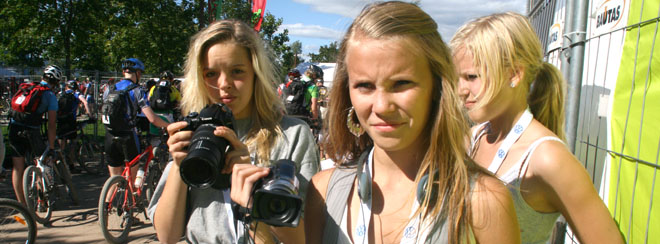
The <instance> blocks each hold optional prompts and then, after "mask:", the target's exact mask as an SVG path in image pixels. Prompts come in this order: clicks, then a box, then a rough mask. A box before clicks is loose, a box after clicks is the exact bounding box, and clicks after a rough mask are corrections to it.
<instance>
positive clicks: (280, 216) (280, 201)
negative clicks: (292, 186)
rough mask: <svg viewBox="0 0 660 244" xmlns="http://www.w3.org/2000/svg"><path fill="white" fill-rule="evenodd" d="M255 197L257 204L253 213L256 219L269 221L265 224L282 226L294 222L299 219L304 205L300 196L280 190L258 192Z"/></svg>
mask: <svg viewBox="0 0 660 244" xmlns="http://www.w3.org/2000/svg"><path fill="white" fill-rule="evenodd" d="M254 197H255V203H256V204H257V205H256V206H254V208H255V209H254V210H256V211H254V212H253V213H256V215H257V216H255V217H256V218H258V219H262V220H268V221H264V222H266V223H269V224H273V223H276V225H282V224H286V223H291V222H293V220H294V219H295V218H297V217H298V213H299V212H300V209H301V205H302V200H301V199H300V198H298V196H296V195H291V193H288V192H282V191H278V190H275V191H263V190H258V191H257V192H256V193H255V196H254Z"/></svg>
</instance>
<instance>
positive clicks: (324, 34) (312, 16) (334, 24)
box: [266, 0, 527, 54]
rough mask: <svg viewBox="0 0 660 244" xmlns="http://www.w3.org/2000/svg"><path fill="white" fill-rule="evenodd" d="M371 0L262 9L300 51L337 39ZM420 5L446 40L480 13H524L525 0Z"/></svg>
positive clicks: (289, 2) (286, 3)
mask: <svg viewBox="0 0 660 244" xmlns="http://www.w3.org/2000/svg"><path fill="white" fill-rule="evenodd" d="M370 2H374V0H268V2H267V3H266V12H270V13H271V14H273V15H274V16H275V17H277V18H281V19H282V25H281V26H280V31H282V30H283V29H284V28H286V29H288V30H289V39H290V40H291V42H293V41H300V42H301V43H302V46H303V54H308V53H316V52H318V49H319V47H320V46H322V45H328V44H330V43H331V42H333V41H338V40H339V39H340V38H341V36H342V35H343V33H344V31H346V29H347V28H348V26H349V25H350V24H351V22H352V21H353V19H354V18H355V16H357V15H358V14H359V13H360V10H362V8H363V7H364V6H365V5H367V4H368V3H370ZM419 2H420V6H421V8H422V9H423V10H424V11H426V12H427V13H428V14H429V15H431V17H433V19H435V21H436V22H437V23H438V31H439V32H440V34H441V35H442V37H443V39H444V40H445V41H448V40H449V39H450V38H451V36H452V35H453V34H454V32H455V31H456V29H458V27H459V26H460V25H461V24H463V23H464V22H466V21H468V20H470V19H472V18H475V17H479V16H483V15H487V14H491V13H496V12H503V11H514V12H518V13H523V14H524V13H525V11H526V6H527V0H421V1H419Z"/></svg>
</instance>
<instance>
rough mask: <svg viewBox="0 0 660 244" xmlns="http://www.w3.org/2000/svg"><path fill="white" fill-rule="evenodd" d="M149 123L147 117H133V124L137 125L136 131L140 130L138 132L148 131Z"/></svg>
mask: <svg viewBox="0 0 660 244" xmlns="http://www.w3.org/2000/svg"><path fill="white" fill-rule="evenodd" d="M150 124H151V123H149V119H147V117H142V116H137V117H135V126H136V127H137V129H138V132H140V134H142V133H144V132H148V131H149V125H150Z"/></svg>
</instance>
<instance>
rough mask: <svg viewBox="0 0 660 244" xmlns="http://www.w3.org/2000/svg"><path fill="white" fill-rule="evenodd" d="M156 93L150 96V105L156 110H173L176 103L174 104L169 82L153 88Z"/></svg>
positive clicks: (164, 81)
mask: <svg viewBox="0 0 660 244" xmlns="http://www.w3.org/2000/svg"><path fill="white" fill-rule="evenodd" d="M153 89H154V92H153V93H152V94H151V96H149V105H150V106H151V108H152V109H154V110H172V109H173V107H174V103H173V102H172V100H171V99H170V98H171V93H172V89H171V88H170V84H169V82H167V81H166V80H163V81H160V82H158V85H156V87H154V88H153Z"/></svg>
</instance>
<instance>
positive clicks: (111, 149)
mask: <svg viewBox="0 0 660 244" xmlns="http://www.w3.org/2000/svg"><path fill="white" fill-rule="evenodd" d="M115 136H117V137H122V138H124V140H121V141H113V140H112V138H113V137H115ZM138 143H139V142H138V138H137V134H135V133H133V132H127V133H119V134H116V135H113V134H112V133H110V132H109V131H108V130H106V131H105V155H106V159H107V162H108V165H110V167H122V166H125V165H126V164H125V163H124V159H128V161H130V160H133V158H135V156H137V155H138V152H139V148H138V147H139V146H138ZM122 145H125V146H126V152H127V154H128V155H126V157H124V150H123V149H122Z"/></svg>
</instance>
